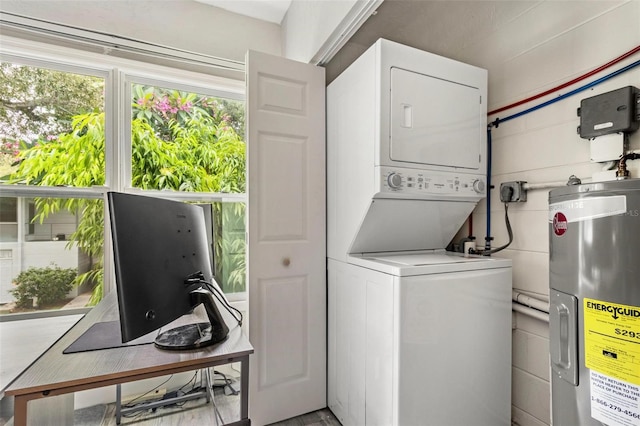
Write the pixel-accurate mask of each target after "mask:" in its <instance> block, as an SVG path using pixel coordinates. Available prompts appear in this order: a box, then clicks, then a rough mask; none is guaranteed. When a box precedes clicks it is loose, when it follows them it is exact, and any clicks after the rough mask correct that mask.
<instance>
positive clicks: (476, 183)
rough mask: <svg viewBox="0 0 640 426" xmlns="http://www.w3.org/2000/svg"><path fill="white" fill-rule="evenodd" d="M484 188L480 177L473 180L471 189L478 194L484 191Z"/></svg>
mask: <svg viewBox="0 0 640 426" xmlns="http://www.w3.org/2000/svg"><path fill="white" fill-rule="evenodd" d="M484 189H485V184H484V181H482V180H480V179H476V180H474V181H473V190H474V191H476V192H477V193H478V194H482V193H483V192H484Z"/></svg>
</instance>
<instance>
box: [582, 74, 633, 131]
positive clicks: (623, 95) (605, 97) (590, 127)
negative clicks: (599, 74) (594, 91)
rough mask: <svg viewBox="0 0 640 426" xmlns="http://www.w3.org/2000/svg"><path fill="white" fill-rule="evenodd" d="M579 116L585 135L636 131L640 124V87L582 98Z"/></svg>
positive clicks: (628, 87) (625, 88) (630, 87)
mask: <svg viewBox="0 0 640 426" xmlns="http://www.w3.org/2000/svg"><path fill="white" fill-rule="evenodd" d="M578 116H580V126H579V127H578V133H579V134H580V137H581V138H583V139H591V138H595V137H598V136H602V135H608V134H610V133H619V132H623V133H632V132H635V131H636V130H638V127H640V90H639V89H638V88H637V87H633V86H627V87H623V88H621V89H617V90H613V91H611V92H607V93H602V94H600V95H597V96H592V97H590V98H587V99H583V100H582V101H581V102H580V108H579V109H578Z"/></svg>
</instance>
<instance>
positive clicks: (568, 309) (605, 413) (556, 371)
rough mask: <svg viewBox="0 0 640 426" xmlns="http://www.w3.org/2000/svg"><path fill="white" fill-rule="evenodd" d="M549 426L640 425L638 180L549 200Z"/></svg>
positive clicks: (568, 191) (563, 191)
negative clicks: (550, 410) (550, 377)
mask: <svg viewBox="0 0 640 426" xmlns="http://www.w3.org/2000/svg"><path fill="white" fill-rule="evenodd" d="M549 241H550V247H549V255H550V262H549V273H550V292H549V296H550V312H549V320H550V324H549V325H550V329H549V339H550V358H551V369H552V379H551V382H552V383H551V393H552V421H553V425H554V426H575V425H581V426H602V425H607V426H640V179H628V180H620V181H610V182H599V183H592V184H585V185H576V186H571V187H566V188H559V189H556V190H553V191H551V193H550V194H549Z"/></svg>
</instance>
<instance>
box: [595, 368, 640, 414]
mask: <svg viewBox="0 0 640 426" xmlns="http://www.w3.org/2000/svg"><path fill="white" fill-rule="evenodd" d="M590 382H591V417H593V418H594V419H596V420H598V421H600V422H602V423H603V424H605V425H607V426H640V403H639V402H638V400H640V386H635V385H633V384H631V383H628V382H624V381H622V380H617V379H614V378H613V377H609V376H607V375H605V374H600V373H598V372H596V371H593V370H591V375H590Z"/></svg>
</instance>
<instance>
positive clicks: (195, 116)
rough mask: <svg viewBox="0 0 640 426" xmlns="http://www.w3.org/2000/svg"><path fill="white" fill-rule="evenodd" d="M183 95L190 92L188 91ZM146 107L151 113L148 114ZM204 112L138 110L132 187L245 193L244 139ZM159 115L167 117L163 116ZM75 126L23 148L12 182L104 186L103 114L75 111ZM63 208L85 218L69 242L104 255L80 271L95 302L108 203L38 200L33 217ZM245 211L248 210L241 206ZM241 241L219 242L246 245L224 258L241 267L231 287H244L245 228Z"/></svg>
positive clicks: (96, 255) (99, 285) (99, 292)
mask: <svg viewBox="0 0 640 426" xmlns="http://www.w3.org/2000/svg"><path fill="white" fill-rule="evenodd" d="M181 96H182V95H181ZM186 99H193V97H191V96H187V97H186ZM185 105H186V104H185ZM147 112H149V113H151V116H150V117H149V116H148V114H147ZM205 112H206V111H205V110H204V109H203V108H199V109H194V110H191V111H188V112H187V111H185V110H179V111H177V112H176V113H175V114H174V116H173V117H169V116H166V117H165V116H163V115H161V114H160V115H158V114H157V113H154V112H151V111H149V110H146V112H145V111H144V110H139V111H138V112H137V113H136V115H135V118H134V119H133V120H132V123H131V128H132V153H131V159H132V185H133V186H134V187H136V188H141V189H165V190H176V191H188V192H236V193H237V192H244V190H245V145H244V142H243V141H242V139H241V138H240V137H239V136H238V134H237V133H236V132H235V131H234V129H233V128H232V127H231V126H229V125H228V123H227V121H225V120H224V119H221V118H219V117H216V116H213V117H212V116H209V115H207V114H205ZM179 113H184V114H186V115H183V114H179ZM160 118H162V119H163V120H166V121H160V122H159V121H158V120H159V119H160ZM223 118H224V115H223ZM72 124H73V126H72V129H71V131H70V132H68V133H64V134H61V135H59V136H58V137H57V138H53V139H52V140H49V141H40V143H38V144H37V145H35V146H33V147H31V148H28V149H25V150H23V151H21V153H20V158H21V162H20V165H19V167H18V170H17V171H16V172H15V173H13V174H12V175H11V181H12V182H13V183H25V184H30V185H47V186H67V185H68V186H76V187H91V186H94V185H103V184H104V183H105V172H104V171H105V154H104V153H105V132H104V113H88V114H82V115H79V116H76V117H74V118H73V121H72ZM62 209H65V210H68V211H70V212H73V213H75V214H78V216H79V217H80V222H79V224H78V227H77V229H76V231H75V232H74V233H73V234H71V236H70V241H69V243H68V244H67V246H68V248H71V247H72V246H73V245H74V244H75V245H77V246H78V248H80V249H82V250H83V251H85V252H86V253H87V254H88V255H89V256H91V257H92V258H95V259H99V260H97V261H96V263H95V265H94V269H93V270H91V271H89V272H87V273H85V274H81V275H79V276H78V278H77V279H76V281H75V282H76V283H77V284H81V283H84V282H87V281H89V282H93V283H95V284H96V286H95V289H94V294H93V296H92V301H93V302H97V301H99V300H100V298H101V295H102V292H103V288H102V278H103V276H104V272H103V271H102V258H103V232H104V213H103V211H104V209H103V202H102V200H85V199H73V198H70V199H60V198H56V199H53V198H38V199H36V211H37V212H38V214H37V216H36V218H35V220H39V221H40V222H42V221H43V220H44V219H45V218H46V217H47V216H48V215H50V214H52V213H55V212H58V211H60V210H62ZM242 209H244V207H242ZM240 213H242V214H243V211H242V212H240ZM234 220H238V219H237V218H236V219H234ZM242 220H244V216H242ZM223 222H224V220H223V221H220V220H216V224H217V225H218V226H219V227H222V226H224V223H223ZM234 238H236V239H239V238H240V237H239V236H236V237H234ZM241 239H242V242H241V243H240V242H228V241H223V240H222V239H221V240H216V241H217V244H218V245H219V246H222V245H227V246H229V245H231V247H230V249H231V250H233V253H235V254H236V256H235V257H236V258H238V256H237V253H240V251H242V254H243V256H242V260H241V261H239V260H236V261H235V263H227V266H226V267H230V268H238V269H239V270H238V271H237V272H236V273H235V274H231V275H233V277H232V278H231V279H232V280H233V284H232V287H233V288H234V289H237V290H240V289H242V290H243V289H244V246H243V244H244V233H242V235H241ZM240 245H242V247H240ZM222 258H224V257H222ZM234 265H235V266H234ZM240 268H242V269H241V270H240Z"/></svg>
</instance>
